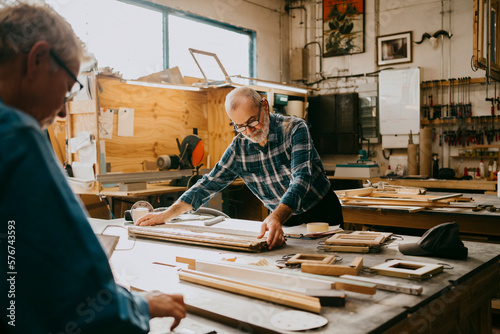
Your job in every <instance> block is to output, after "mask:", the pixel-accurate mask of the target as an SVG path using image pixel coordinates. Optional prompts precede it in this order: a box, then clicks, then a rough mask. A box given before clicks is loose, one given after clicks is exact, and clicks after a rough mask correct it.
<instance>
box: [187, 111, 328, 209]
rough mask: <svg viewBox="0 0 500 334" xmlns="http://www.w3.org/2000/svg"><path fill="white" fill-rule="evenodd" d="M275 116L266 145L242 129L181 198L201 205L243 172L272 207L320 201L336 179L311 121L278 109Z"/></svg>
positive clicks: (297, 206)
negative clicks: (328, 171) (331, 178)
mask: <svg viewBox="0 0 500 334" xmlns="http://www.w3.org/2000/svg"><path fill="white" fill-rule="evenodd" d="M269 117H270V125H269V127H270V131H269V136H268V139H267V143H266V145H264V146H263V147H262V146H260V145H259V144H257V143H253V142H252V141H250V140H248V139H246V138H245V137H244V136H243V135H242V134H239V135H237V136H236V137H234V139H233V142H232V143H231V145H229V147H228V148H227V149H226V151H225V152H224V154H223V156H222V158H221V160H220V161H219V162H218V163H217V164H216V165H215V167H214V169H213V170H212V171H211V172H210V173H209V174H207V175H205V176H204V177H203V178H202V179H201V180H199V181H198V182H197V183H196V184H195V185H194V186H193V187H191V188H190V189H189V190H188V191H186V192H185V193H184V194H183V195H182V196H181V197H180V200H181V201H183V202H185V203H188V204H190V205H192V206H193V207H194V209H195V210H196V209H198V208H199V207H200V206H201V205H202V204H203V203H205V202H207V201H208V200H209V199H210V198H211V197H213V196H214V195H215V194H216V193H217V192H219V191H221V190H222V189H224V188H225V187H227V186H228V185H229V184H230V183H231V182H232V181H234V180H235V179H236V178H238V177H240V178H241V179H242V180H243V181H244V182H245V184H246V185H247V187H248V188H249V189H250V190H251V191H252V192H253V193H254V195H255V196H257V197H258V198H259V199H260V200H261V201H262V202H263V203H264V205H265V206H266V207H267V208H268V209H270V210H271V211H274V210H275V209H276V207H277V206H278V205H279V204H280V203H284V204H286V205H288V206H289V207H290V208H292V209H293V210H294V214H300V213H304V212H306V211H308V210H309V209H311V208H312V207H313V206H314V205H315V204H316V203H318V202H319V201H320V200H321V199H322V198H323V197H324V196H325V195H326V193H327V192H328V190H329V189H330V181H329V180H328V178H327V176H326V173H325V170H324V168H323V164H322V162H321V159H320V157H319V155H318V153H317V152H316V149H315V148H314V146H313V142H312V139H311V135H310V133H309V129H308V127H307V124H306V122H305V121H304V120H302V119H300V118H295V117H287V116H281V115H276V114H270V115H269Z"/></svg>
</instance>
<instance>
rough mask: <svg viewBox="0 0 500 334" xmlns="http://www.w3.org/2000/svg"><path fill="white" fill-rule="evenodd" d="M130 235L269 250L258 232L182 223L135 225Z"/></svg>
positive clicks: (216, 246)
mask: <svg viewBox="0 0 500 334" xmlns="http://www.w3.org/2000/svg"><path fill="white" fill-rule="evenodd" d="M128 233H129V235H130V236H135V237H140V238H147V239H156V240H164V241H172V242H179V243H186V244H193V245H199V246H208V247H215V248H224V249H233V250H240V251H247V252H262V251H265V250H267V249H268V248H267V242H266V238H262V239H257V233H252V232H246V231H238V230H230V229H222V228H214V227H209V226H207V227H204V226H191V225H181V224H165V225H156V226H133V227H129V228H128Z"/></svg>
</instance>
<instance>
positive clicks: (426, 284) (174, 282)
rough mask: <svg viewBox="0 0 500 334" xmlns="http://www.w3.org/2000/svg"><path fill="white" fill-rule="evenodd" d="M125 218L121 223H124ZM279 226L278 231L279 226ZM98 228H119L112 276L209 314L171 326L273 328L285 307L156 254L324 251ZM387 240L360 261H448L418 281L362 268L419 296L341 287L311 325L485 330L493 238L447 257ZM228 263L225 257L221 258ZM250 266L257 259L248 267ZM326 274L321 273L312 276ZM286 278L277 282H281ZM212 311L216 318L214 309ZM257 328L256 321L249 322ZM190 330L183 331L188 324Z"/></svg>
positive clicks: (230, 224) (346, 256)
mask: <svg viewBox="0 0 500 334" xmlns="http://www.w3.org/2000/svg"><path fill="white" fill-rule="evenodd" d="M124 224H125V222H124V220H123V219H118V220H99V219H91V225H92V227H93V228H94V231H95V232H96V233H101V231H102V230H103V229H104V228H105V227H106V226H108V225H118V226H124ZM260 225H261V223H260V222H255V221H244V220H235V219H228V220H226V221H224V222H222V223H219V224H217V225H216V226H217V227H218V228H224V227H225V228H235V226H237V227H238V228H239V229H245V230H248V231H258V230H259V229H260ZM127 226H128V225H127ZM285 232H286V231H285ZM105 234H112V235H113V234H114V235H119V236H120V241H119V243H118V248H130V247H132V246H133V248H132V249H131V250H126V251H118V250H116V251H115V252H114V254H113V255H112V256H111V258H110V263H111V266H112V268H113V270H114V273H115V275H116V278H117V280H118V281H119V282H120V281H121V282H122V284H125V285H130V286H133V287H135V288H138V289H142V290H155V289H156V290H160V291H163V292H165V293H182V294H183V295H184V299H185V301H186V303H188V304H189V305H191V306H195V307H197V308H199V309H202V310H207V312H208V313H209V314H211V316H210V317H211V318H210V319H206V318H205V317H199V316H195V315H192V314H188V317H187V318H186V319H184V320H183V321H182V322H181V325H180V328H178V329H177V330H176V332H177V331H179V332H183V330H185V331H186V332H189V333H193V332H194V333H207V332H210V331H212V330H214V331H216V332H217V333H219V334H220V333H241V332H245V333H249V332H250V333H252V332H253V333H277V332H279V331H278V330H276V328H273V327H272V325H271V323H270V320H269V319H270V318H271V317H272V316H273V315H275V314H277V313H279V312H282V311H287V310H291V309H290V308H288V307H286V306H282V305H278V304H273V303H270V302H265V301H261V300H257V299H253V298H249V297H244V296H240V295H236V294H232V293H229V292H224V291H220V290H216V289H212V288H208V287H203V286H199V285H196V284H192V283H186V282H179V279H178V276H177V271H176V268H172V267H168V266H162V265H157V264H153V262H161V263H168V264H176V262H175V257H176V256H182V257H187V258H195V259H200V260H221V259H222V258H234V257H236V258H237V259H238V260H240V259H241V260H243V259H250V260H254V262H257V261H259V260H261V259H266V260H267V261H268V262H269V263H274V261H275V260H278V259H281V258H282V256H283V255H285V254H296V253H302V254H331V253H325V252H324V251H321V250H318V249H317V246H318V241H321V240H323V241H324V238H323V239H317V240H303V239H289V240H288V241H287V244H286V246H284V247H281V248H278V249H274V250H271V251H268V252H263V253H242V252H232V251H226V250H220V249H215V248H207V247H202V246H193V245H185V244H178V243H170V242H162V241H154V240H147V239H137V240H136V241H135V245H134V241H133V240H132V239H130V238H129V237H128V235H127V231H126V230H125V229H123V228H118V227H116V228H114V227H111V228H107V230H106V231H105ZM403 238H404V242H415V241H417V240H418V238H417V237H410V236H404V237H403ZM399 242H402V241H392V242H391V243H390V244H389V245H388V246H387V247H385V248H384V249H383V251H382V252H381V253H378V254H371V253H370V254H362V256H363V258H364V266H365V267H371V266H374V265H377V264H381V263H384V261H385V260H386V259H393V258H399V259H403V260H408V261H416V262H425V263H443V262H444V263H447V264H450V265H452V266H453V269H446V270H444V271H443V272H442V273H439V274H437V275H435V276H434V277H432V278H430V279H427V280H424V281H413V280H407V279H402V278H393V277H385V276H379V275H374V274H372V273H369V272H367V271H365V270H363V271H362V272H361V273H360V275H361V276H366V277H373V278H379V279H387V280H392V281H396V282H397V281H399V282H404V283H412V284H419V285H421V286H423V293H422V295H420V296H415V295H407V294H402V293H396V292H390V291H383V290H377V293H376V294H375V295H372V296H370V295H364V294H359V293H355V292H349V291H346V304H345V307H322V310H321V315H322V316H324V317H326V318H327V319H328V320H329V323H328V324H327V325H326V326H324V327H322V328H319V329H316V330H314V331H309V332H311V333H312V332H314V333H330V334H331V333H333V334H334V333H350V334H356V333H382V332H384V333H402V332H404V333H417V332H418V333H447V332H453V333H455V332H457V328H455V326H460V329H461V330H462V332H463V333H473V332H476V333H491V298H492V296H493V294H494V293H495V291H496V290H497V289H498V283H499V265H498V263H499V259H500V245H498V244H487V243H479V242H468V241H466V242H464V243H465V245H466V247H468V249H469V257H468V259H467V260H462V261H460V260H449V259H438V258H425V257H412V256H405V255H403V254H401V253H400V252H399V251H398V250H397V249H398V248H397V244H398V243H399ZM338 255H341V256H343V262H342V263H344V264H345V263H351V261H352V260H353V259H354V258H355V257H357V256H360V254H356V253H339V254H338ZM227 263H230V262H227ZM256 268H257V269H258V268H259V267H256ZM282 271H286V272H287V273H292V274H293V273H296V272H297V271H300V269H295V268H294V269H288V268H285V269H282ZM317 277H318V278H322V279H328V277H327V276H317ZM287 283H288V284H290V283H289V282H283V285H284V286H286V284H287ZM214 313H216V314H218V315H221V316H222V318H219V317H214V316H213V314H214ZM217 319H226V320H227V319H232V320H234V322H235V324H236V325H235V326H236V327H237V329H235V328H231V327H228V326H227V325H225V324H221V323H219V322H216V321H214V320H217ZM170 321H171V320H169V319H168V318H165V319H155V320H154V321H152V333H160V331H156V329H157V328H159V327H160V328H165V327H166V326H168V324H170ZM256 328H258V329H256ZM189 330H191V331H189Z"/></svg>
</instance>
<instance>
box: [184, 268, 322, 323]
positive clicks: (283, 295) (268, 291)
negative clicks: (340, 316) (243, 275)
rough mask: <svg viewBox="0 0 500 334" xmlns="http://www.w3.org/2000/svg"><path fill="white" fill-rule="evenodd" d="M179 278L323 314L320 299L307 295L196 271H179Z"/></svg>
mask: <svg viewBox="0 0 500 334" xmlns="http://www.w3.org/2000/svg"><path fill="white" fill-rule="evenodd" d="M178 274H179V278H180V279H181V280H183V281H187V282H191V283H196V284H200V285H204V286H208V287H212V288H216V289H219V290H224V291H228V292H232V293H236V294H240V295H244V296H248V297H251V298H257V299H261V300H266V301H270V302H273V303H277V304H281V305H286V306H288V307H293V308H297V309H300V310H305V311H309V312H314V313H320V312H321V304H320V301H319V298H316V297H310V296H307V295H305V294H300V293H295V292H290V291H286V290H279V289H275V288H268V287H265V286H259V285H254V284H247V283H241V282H238V281H234V280H230V279H226V278H223V277H220V276H216V275H210V274H206V273H200V272H197V271H194V270H189V269H181V270H179V271H178Z"/></svg>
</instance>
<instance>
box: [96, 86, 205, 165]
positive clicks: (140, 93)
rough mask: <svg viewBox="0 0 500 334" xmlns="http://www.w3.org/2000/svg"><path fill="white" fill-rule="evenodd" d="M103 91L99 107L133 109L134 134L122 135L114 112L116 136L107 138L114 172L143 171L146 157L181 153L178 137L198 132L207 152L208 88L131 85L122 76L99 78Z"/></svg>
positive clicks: (108, 158) (152, 159) (108, 155)
mask: <svg viewBox="0 0 500 334" xmlns="http://www.w3.org/2000/svg"><path fill="white" fill-rule="evenodd" d="M99 84H100V87H101V88H102V91H101V92H100V94H99V99H100V107H101V108H108V109H118V108H120V107H125V108H133V109H134V116H135V117H134V136H133V137H120V136H117V132H118V116H117V115H114V116H113V138H112V139H106V140H105V141H106V143H105V145H106V162H107V163H110V164H111V171H112V172H140V171H142V162H143V161H144V160H148V161H156V159H157V158H158V156H160V155H165V154H179V149H178V147H177V143H176V138H178V139H179V141H181V142H182V139H183V138H184V137H186V136H188V135H190V134H193V128H197V130H198V135H199V136H200V137H201V138H202V140H203V142H204V145H205V157H204V159H203V161H202V163H203V164H204V165H205V166H206V159H207V155H208V146H209V138H208V112H207V97H206V93H205V92H191V91H183V90H172V89H164V88H156V87H143V86H134V85H128V84H126V83H124V82H121V81H120V80H116V79H111V78H99Z"/></svg>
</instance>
